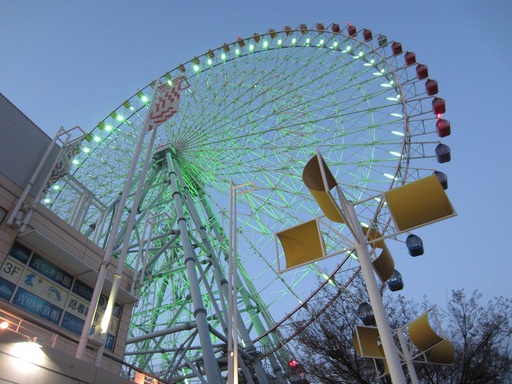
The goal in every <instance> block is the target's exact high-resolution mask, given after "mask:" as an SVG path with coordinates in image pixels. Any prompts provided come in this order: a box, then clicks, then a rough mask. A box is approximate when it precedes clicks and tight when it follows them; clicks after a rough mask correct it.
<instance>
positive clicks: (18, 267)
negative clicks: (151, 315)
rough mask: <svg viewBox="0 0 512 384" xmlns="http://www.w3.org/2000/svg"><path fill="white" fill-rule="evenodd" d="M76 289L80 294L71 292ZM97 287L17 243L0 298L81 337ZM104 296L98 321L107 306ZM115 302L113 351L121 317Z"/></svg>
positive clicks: (0, 272)
mask: <svg viewBox="0 0 512 384" xmlns="http://www.w3.org/2000/svg"><path fill="white" fill-rule="evenodd" d="M70 292H73V293H74V294H75V295H76V296H74V295H72V294H70ZM92 295H93V289H92V288H91V287H90V286H88V285H87V284H85V283H83V282H81V281H79V280H77V279H75V278H74V277H73V276H72V275H71V274H69V273H68V272H66V271H64V270H63V269H61V268H60V267H58V266H57V265H55V264H53V263H52V262H51V261H49V260H47V259H46V258H44V257H43V256H41V255H38V254H37V253H35V252H33V251H32V250H30V249H29V248H27V247H25V246H23V245H21V244H19V243H17V242H15V243H14V244H13V246H12V248H11V250H10V251H9V256H8V257H7V258H6V259H5V261H4V263H3V264H2V266H1V269H0V299H2V300H6V301H8V302H11V303H12V304H13V305H16V306H17V307H19V308H22V309H24V310H25V311H27V312H30V313H32V314H33V315H35V316H38V317H39V318H41V319H44V320H46V321H49V322H51V323H53V324H56V325H60V327H61V328H62V329H64V330H67V331H69V332H71V333H73V334H75V335H78V336H80V335H81V333H82V329H83V327H84V324H85V321H84V319H85V317H86V316H87V312H88V310H89V305H90V301H91V298H92ZM107 301H108V300H107V298H106V297H105V296H104V295H100V298H99V300H98V311H97V312H96V319H95V322H96V321H99V320H98V319H99V317H100V316H101V315H102V313H103V312H102V311H104V310H105V307H106V306H107ZM121 309H122V308H121V306H119V305H115V306H114V311H113V316H114V319H117V320H114V319H112V321H111V324H110V327H109V331H110V332H112V333H108V334H107V338H106V341H105V348H106V349H108V350H110V351H113V350H114V344H115V340H116V336H115V334H116V332H117V327H118V323H119V318H120V316H121Z"/></svg>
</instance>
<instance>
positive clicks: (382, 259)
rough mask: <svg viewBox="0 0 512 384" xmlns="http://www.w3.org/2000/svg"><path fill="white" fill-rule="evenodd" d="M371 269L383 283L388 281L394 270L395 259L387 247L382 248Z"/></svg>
mask: <svg viewBox="0 0 512 384" xmlns="http://www.w3.org/2000/svg"><path fill="white" fill-rule="evenodd" d="M373 269H375V272H377V275H378V276H379V278H380V280H381V281H382V282H383V283H384V282H386V281H388V280H389V278H390V277H391V275H392V274H393V272H394V271H395V261H394V260H393V257H392V256H391V253H389V251H388V248H387V247H385V248H383V249H382V252H381V253H380V255H379V257H378V258H377V259H376V260H375V261H374V262H373Z"/></svg>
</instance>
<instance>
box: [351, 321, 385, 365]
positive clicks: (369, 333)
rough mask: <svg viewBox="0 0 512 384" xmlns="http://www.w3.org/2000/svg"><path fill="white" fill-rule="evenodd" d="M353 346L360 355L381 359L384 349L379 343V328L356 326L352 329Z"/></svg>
mask: <svg viewBox="0 0 512 384" xmlns="http://www.w3.org/2000/svg"><path fill="white" fill-rule="evenodd" d="M354 347H355V349H356V353H357V354H358V355H359V356H361V357H372V358H374V359H383V358H384V357H385V355H384V349H383V348H382V345H381V344H379V330H378V329H377V328H375V327H362V326H360V325H357V326H356V329H355V331H354Z"/></svg>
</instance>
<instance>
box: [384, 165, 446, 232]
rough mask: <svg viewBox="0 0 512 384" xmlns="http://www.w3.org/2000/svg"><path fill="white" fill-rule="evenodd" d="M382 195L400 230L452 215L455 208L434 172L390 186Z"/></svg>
mask: <svg viewBox="0 0 512 384" xmlns="http://www.w3.org/2000/svg"><path fill="white" fill-rule="evenodd" d="M384 195H385V197H386V202H387V204H388V207H389V210H390V212H391V214H392V216H393V219H394V220H395V223H396V225H397V227H398V229H399V230H401V231H405V230H409V229H412V228H415V227H419V226H422V225H426V224H428V223H431V222H434V221H438V220H442V219H446V218H448V217H451V216H455V210H454V209H453V207H452V205H451V203H450V200H449V199H448V196H447V195H446V192H445V191H444V189H443V187H442V186H441V183H440V182H439V180H438V179H437V177H436V176H435V175H431V176H428V177H426V178H424V179H420V180H417V181H415V182H413V183H410V184H407V185H404V186H402V187H399V188H395V189H391V190H389V191H387V192H385V193H384Z"/></svg>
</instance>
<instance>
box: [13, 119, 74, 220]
mask: <svg viewBox="0 0 512 384" xmlns="http://www.w3.org/2000/svg"><path fill="white" fill-rule="evenodd" d="M63 130H64V128H63V127H60V128H59V129H58V130H57V133H56V134H55V136H54V137H53V139H52V142H51V143H50V145H49V146H48V148H47V149H46V152H45V153H44V155H43V158H42V159H41V161H40V162H39V164H38V165H37V168H36V170H35V172H34V174H33V175H32V177H31V178H30V181H29V182H28V185H27V186H26V187H25V190H24V191H23V193H22V194H21V196H20V198H19V199H18V202H17V203H16V205H15V207H14V209H13V210H12V213H11V215H10V216H9V218H8V219H7V224H9V225H11V224H12V223H13V222H14V219H15V218H16V215H17V214H18V212H19V210H20V209H21V206H22V205H23V203H24V202H25V199H26V198H27V196H28V194H29V193H30V190H31V189H32V187H33V186H34V184H35V182H36V181H37V178H38V177H39V175H40V173H41V171H42V169H43V167H44V166H45V165H46V162H47V160H48V158H49V157H50V154H51V153H52V149H53V147H54V146H55V144H56V143H57V139H58V138H59V136H60V135H61V132H62V131H63ZM68 139H69V137H68ZM62 149H63V148H61V149H60V150H59V154H58V155H57V158H58V157H59V156H60V155H61V154H62V153H61V152H62ZM50 172H51V170H50ZM45 181H47V180H44V181H43V183H44V182H45ZM44 186H45V185H44V184H43V185H42V187H44ZM38 195H39V192H38V194H37V195H36V196H35V199H36V200H37V198H38V197H39V196H38Z"/></svg>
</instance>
